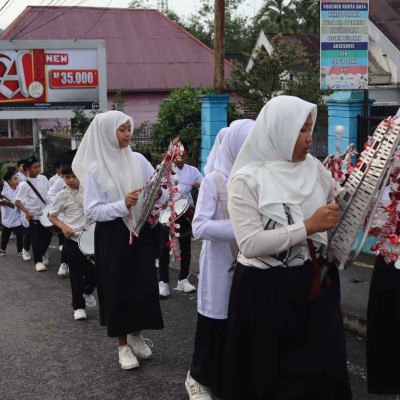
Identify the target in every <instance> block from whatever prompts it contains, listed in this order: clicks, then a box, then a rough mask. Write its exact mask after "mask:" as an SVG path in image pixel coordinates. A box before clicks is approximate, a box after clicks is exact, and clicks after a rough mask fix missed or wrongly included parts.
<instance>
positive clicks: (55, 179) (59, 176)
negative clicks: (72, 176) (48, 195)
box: [49, 174, 62, 187]
mask: <svg viewBox="0 0 400 400" xmlns="http://www.w3.org/2000/svg"><path fill="white" fill-rule="evenodd" d="M57 179H62V175H58V174H55V175H53V176H52V177H51V178H50V179H49V187H52V186H53V185H54V183H55V182H56V181H57Z"/></svg>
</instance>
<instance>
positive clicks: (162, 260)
mask: <svg viewBox="0 0 400 400" xmlns="http://www.w3.org/2000/svg"><path fill="white" fill-rule="evenodd" d="M160 232H161V234H160V238H161V239H160V241H161V243H160V256H159V279H158V280H159V281H160V282H161V281H164V282H165V283H168V282H169V247H168V246H167V242H168V241H169V231H167V230H166V229H164V228H161V229H160ZM179 247H180V249H181V269H180V272H179V280H180V281H181V280H182V279H186V278H187V277H188V276H189V267H190V258H191V248H192V235H187V236H184V237H180V238H179Z"/></svg>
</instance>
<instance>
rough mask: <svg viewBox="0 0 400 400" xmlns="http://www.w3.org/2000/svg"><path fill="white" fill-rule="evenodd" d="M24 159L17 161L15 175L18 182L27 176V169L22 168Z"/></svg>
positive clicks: (24, 179)
mask: <svg viewBox="0 0 400 400" xmlns="http://www.w3.org/2000/svg"><path fill="white" fill-rule="evenodd" d="M24 164H25V160H18V161H17V169H18V172H17V177H18V181H19V182H23V181H26V180H27V178H28V171H27V170H25V169H24Z"/></svg>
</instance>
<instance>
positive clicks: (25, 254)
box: [22, 249, 31, 261]
mask: <svg viewBox="0 0 400 400" xmlns="http://www.w3.org/2000/svg"><path fill="white" fill-rule="evenodd" d="M22 259H23V260H24V261H29V260H30V259H31V255H30V254H29V251H26V250H25V249H24V250H22Z"/></svg>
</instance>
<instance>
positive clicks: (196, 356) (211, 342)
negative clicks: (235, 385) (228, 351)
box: [190, 314, 226, 397]
mask: <svg viewBox="0 0 400 400" xmlns="http://www.w3.org/2000/svg"><path fill="white" fill-rule="evenodd" d="M225 333H226V319H213V318H208V317H205V316H203V315H201V314H197V328H196V336H195V341H194V352H193V359H192V364H191V366H190V375H191V377H192V378H193V379H195V380H196V381H197V382H199V383H201V384H202V385H203V386H206V387H207V388H208V389H210V390H211V392H212V393H213V394H214V395H215V396H218V397H222V382H223V372H224V348H225Z"/></svg>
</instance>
